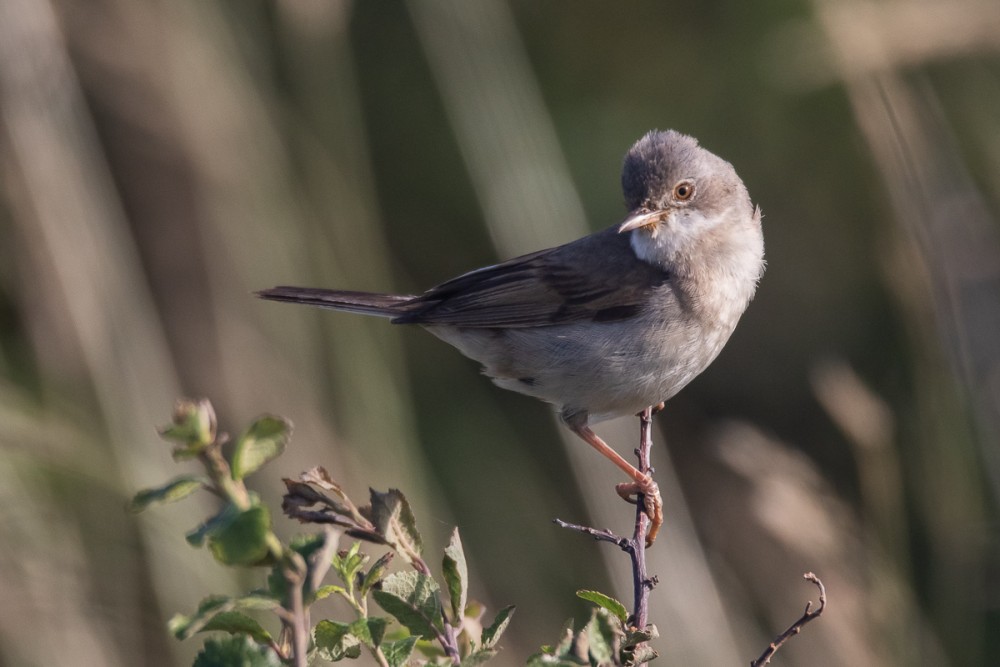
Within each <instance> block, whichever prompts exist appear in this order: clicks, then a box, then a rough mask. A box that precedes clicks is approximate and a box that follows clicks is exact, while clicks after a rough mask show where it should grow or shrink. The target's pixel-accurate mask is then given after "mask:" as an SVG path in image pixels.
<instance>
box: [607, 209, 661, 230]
mask: <svg viewBox="0 0 1000 667" xmlns="http://www.w3.org/2000/svg"><path fill="white" fill-rule="evenodd" d="M662 217H663V211H648V210H646V209H644V208H639V209H636V210H634V211H632V212H631V213H629V216H628V217H627V218H625V221H624V222H622V224H621V226H619V227H618V233H619V234H624V233H625V232H630V231H632V230H633V229H639V228H640V227H649V226H651V225H655V224H657V223H658V222H660V219H661V218H662Z"/></svg>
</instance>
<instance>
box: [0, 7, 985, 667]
mask: <svg viewBox="0 0 1000 667" xmlns="http://www.w3.org/2000/svg"><path fill="white" fill-rule="evenodd" d="M998 109H1000V3H997V2H996V1H995V0H981V1H980V0H913V1H903V0H886V1H882V2H874V1H859V0H851V1H843V2H834V1H823V0H812V1H810V0H784V1H783V2H776V3H748V2H742V1H738V0H728V1H717V2H702V3H670V2H656V1H654V0H648V1H644V2H633V3H628V4H627V5H625V6H622V5H620V4H618V3H604V2H591V1H587V2H574V3H556V2H527V1H520V0H519V1H514V2H502V1H501V0H480V1H478V2H463V1H462V0H413V1H411V2H388V1H383V0H366V1H365V2H342V1H336V0H280V1H270V2H264V1H248V0H239V1H235V0H228V1H216V0H170V1H169V2H166V1H158V2H157V1H152V0H147V1H145V2H134V1H133V0H90V1H89V2H79V1H77V0H0V186H2V190H0V599H2V600H4V602H3V604H2V605H0V665H3V666H7V665H17V666H19V665H36V664H37V665H41V664H76V665H138V664H142V665H163V666H167V665H184V664H190V660H191V656H192V655H193V654H194V652H195V651H196V650H197V647H198V645H199V644H200V642H196V641H191V642H187V643H184V644H181V643H178V642H175V641H174V640H172V639H171V638H169V637H168V636H167V633H166V630H165V627H164V623H165V620H166V619H167V618H169V617H170V615H171V614H173V613H174V612H177V611H188V610H191V609H192V608H193V607H194V606H195V604H196V603H197V601H198V600H199V599H200V597H202V596H204V595H205V594H207V593H209V592H219V593H235V592H238V591H240V590H243V589H245V588H249V587H252V586H255V585H258V584H259V574H254V573H250V574H248V575H247V576H246V577H245V578H243V579H242V580H238V581H237V580H233V579H232V577H231V575H230V574H229V573H228V572H226V571H225V570H224V569H223V568H221V567H219V566H217V565H215V563H214V562H213V561H212V560H211V557H210V556H209V555H208V553H207V552H205V551H198V550H195V549H192V548H190V547H189V546H188V545H187V544H186V543H185V542H184V539H183V533H184V532H185V531H186V530H188V529H190V528H191V527H193V525H195V524H196V523H197V522H198V521H199V520H200V519H201V517H202V516H203V515H207V514H208V512H209V511H210V509H211V508H210V506H209V503H210V500H208V499H206V498H201V499H195V500H191V499H188V500H187V501H185V502H184V503H182V504H180V505H177V506H170V507H166V508H159V509H157V510H155V511H152V512H150V513H147V514H144V515H141V516H139V517H135V516H132V515H130V514H128V513H127V512H126V510H125V506H126V503H127V500H128V498H130V496H131V495H132V494H133V493H134V492H135V491H136V490H137V489H138V488H141V487H144V486H150V485H154V484H157V483H160V482H162V481H165V480H166V479H167V478H169V477H172V476H173V475H175V474H177V473H178V467H177V466H176V465H175V464H174V463H173V462H172V461H171V459H170V455H169V448H168V446H166V445H165V444H164V443H163V442H161V441H160V440H159V439H158V437H157V436H156V432H155V427H157V426H160V425H163V424H165V423H166V422H168V421H169V417H170V413H171V409H172V405H173V401H174V399H175V398H176V397H178V396H182V395H183V396H206V397H208V398H210V399H211V400H212V401H213V402H214V404H215V406H216V408H217V410H218V412H219V415H220V422H221V426H222V428H223V429H227V430H229V431H230V432H233V431H237V432H238V431H239V430H240V429H242V428H243V427H244V426H245V425H246V423H247V422H248V420H250V419H251V418H253V417H254V416H256V415H258V414H260V413H262V412H272V413H277V414H281V415H284V416H286V417H288V418H290V419H291V420H292V421H293V422H294V423H295V425H296V433H295V435H294V438H293V442H292V446H291V447H290V449H289V451H288V452H287V453H286V454H285V455H284V456H283V457H282V458H281V459H279V460H278V461H277V462H275V463H273V464H271V465H270V466H269V467H267V468H265V469H264V470H263V471H262V472H260V473H258V474H257V475H256V476H255V477H254V478H253V480H252V481H253V483H254V485H255V487H256V488H257V489H258V490H259V491H260V492H261V493H263V494H265V495H266V496H267V497H268V498H270V499H271V500H272V502H273V503H275V505H272V506H276V503H277V502H278V498H279V496H280V477H281V476H294V475H296V474H297V473H298V472H299V471H301V470H304V469H306V468H309V467H311V466H313V465H316V464H322V465H325V466H326V467H327V468H328V469H329V470H330V471H331V473H332V474H333V475H334V477H335V478H337V479H339V480H341V481H342V482H343V483H344V486H345V487H346V488H347V490H348V491H349V492H350V493H351V494H352V495H353V496H354V497H355V498H358V499H363V498H364V497H365V495H366V493H367V491H366V489H367V487H368V486H369V485H371V486H374V487H377V488H383V489H384V488H386V487H389V486H393V487H398V488H401V489H403V490H404V491H405V492H406V493H407V494H408V496H409V497H410V499H411V502H412V503H413V505H414V509H415V512H416V514H417V517H418V521H419V523H420V525H421V527H422V529H423V531H424V533H425V538H426V542H427V545H428V550H429V559H430V560H431V561H432V562H436V560H437V558H438V556H437V555H434V554H439V553H440V549H441V548H442V547H443V546H444V544H445V540H446V536H447V534H448V532H449V531H450V529H451V526H453V525H458V526H459V527H460V529H461V531H462V536H463V540H464V542H465V547H466V552H467V554H468V556H469V560H470V569H471V570H472V572H473V573H474V575H475V576H476V577H477V578H476V580H475V582H474V584H473V590H472V593H473V595H474V596H475V597H477V598H479V599H481V600H483V601H484V602H486V603H487V604H488V605H489V606H490V607H491V608H492V609H493V610H496V609H498V608H499V607H501V606H503V605H506V604H516V605H517V606H518V611H517V615H516V617H515V619H514V622H513V625H512V627H511V630H510V631H509V632H508V634H507V635H506V636H505V639H504V642H503V644H504V647H505V649H504V651H503V653H502V654H501V656H500V657H499V658H498V663H497V664H500V665H508V664H509V665H514V664H523V662H524V659H525V658H526V657H527V656H528V655H530V654H531V653H533V652H534V651H536V650H537V649H538V646H539V645H540V644H542V643H552V642H554V641H555V640H556V639H557V637H558V633H559V629H560V627H561V625H562V622H563V620H564V619H566V618H568V617H576V618H578V619H580V618H584V617H585V616H586V614H587V608H586V605H585V603H583V602H582V601H580V600H577V599H576V598H575V597H574V594H573V593H574V591H575V590H576V589H578V588H591V589H599V590H604V591H608V592H611V593H614V594H616V595H618V596H619V597H620V598H622V599H623V600H627V601H628V600H630V599H631V589H630V583H629V570H628V561H627V558H625V557H624V556H623V555H622V554H621V553H620V552H616V551H615V550H614V549H613V548H611V547H610V546H609V545H599V544H595V543H592V542H590V541H588V540H586V539H584V538H583V537H582V536H580V535H577V534H572V533H569V532H566V531H560V530H558V529H557V528H555V527H554V526H553V525H552V524H551V523H550V521H551V519H552V518H554V517H560V518H563V519H566V520H570V521H578V522H584V523H587V522H589V523H592V524H593V525H597V526H599V527H605V526H607V527H611V528H612V529H614V530H617V531H620V532H627V531H628V529H629V525H630V518H631V510H630V508H629V507H627V506H625V505H624V504H622V503H621V502H620V501H619V500H618V499H617V498H616V496H615V495H614V493H613V491H612V486H613V484H614V483H616V482H618V481H622V480H621V479H620V475H619V474H618V473H617V472H616V471H615V470H614V469H613V467H612V466H611V465H609V464H608V463H607V462H606V461H604V460H603V459H600V457H598V456H597V455H596V454H594V453H593V452H592V451H590V450H589V448H587V447H586V446H585V445H583V444H582V443H580V442H578V441H575V440H574V439H573V438H572V437H571V436H567V435H566V434H565V433H564V432H562V429H561V428H560V427H558V425H557V423H556V420H555V419H554V418H553V415H552V413H551V410H550V409H549V408H548V407H547V406H545V405H542V404H540V403H538V402H535V401H533V400H530V399H527V398H525V397H521V396H517V395H514V394H510V393H507V392H504V391H502V390H500V389H498V388H496V387H494V386H492V385H491V384H490V383H489V382H487V381H486V380H484V379H483V378H482V377H480V375H479V370H478V368H477V366H476V364H474V363H473V362H471V361H469V360H467V359H464V358H463V357H461V356H460V355H459V354H457V353H456V352H455V351H453V350H451V349H449V348H448V347H447V346H446V345H444V344H442V343H440V342H439V341H437V340H435V339H433V337H431V336H429V335H427V334H426V333H424V332H422V331H420V330H419V329H403V328H397V327H392V326H390V325H389V324H388V323H387V322H385V321H383V320H368V319H365V318H361V317H355V316H350V315H343V314H334V313H328V312H321V311H317V310H312V309H306V308H296V307H292V306H286V305H283V304H274V303H265V302H261V301H259V300H256V299H254V298H253V297H252V295H251V292H252V291H253V290H256V289H261V288H264V287H269V286H272V285H276V284H299V285H314V286H330V287H347V288H353V289H365V290H394V291H399V292H407V293H415V292H419V291H421V290H423V289H426V288H427V287H429V286H431V285H433V284H435V283H437V282H440V281H442V280H444V279H446V278H449V277H451V276H453V275H455V274H457V273H459V272H462V271H465V270H469V269H472V268H475V267H477V266H481V265H484V264H488V263H493V262H496V261H498V260H501V259H505V258H508V257H512V256H514V255H516V254H520V253H523V252H528V251H532V250H536V249H539V248H542V247H546V246H550V245H554V244H557V243H562V242H565V241H569V240H572V239H574V238H576V237H578V236H581V235H583V234H585V233H588V232H589V231H592V230H597V229H600V228H603V227H606V226H608V225H611V224H613V223H615V222H617V221H619V220H620V219H621V216H622V215H623V213H624V208H623V204H622V196H621V192H620V187H619V182H618V177H619V170H620V166H621V158H622V156H623V154H624V153H625V151H626V150H627V149H628V147H629V146H630V145H631V143H632V142H633V141H635V140H636V139H637V138H639V137H640V136H641V135H642V134H643V133H645V132H646V131H647V130H649V129H651V128H675V129H678V130H681V131H683V132H686V133H689V134H692V135H694V136H696V137H698V138H699V140H700V141H701V143H702V144H703V145H704V146H705V147H707V148H708V149H709V150H711V151H713V152H715V153H718V154H719V155H721V156H723V157H725V158H726V159H727V160H729V161H731V162H732V163H733V164H734V165H735V167H736V169H737V171H738V172H739V173H740V174H741V175H742V177H743V179H744V181H745V182H746V184H747V187H748V188H749V190H750V193H751V196H752V197H753V199H754V201H755V202H756V203H759V204H760V206H761V208H762V209H763V211H764V214H765V219H764V226H765V238H766V243H767V258H768V270H767V273H766V275H765V276H764V279H763V281H762V283H761V285H760V289H759V292H758V296H757V298H756V300H755V301H754V303H753V304H751V307H750V309H749V310H748V312H747V314H746V315H745V317H744V318H743V321H742V323H741V325H740V327H739V328H738V329H737V331H736V334H735V335H734V337H733V339H732V340H731V341H730V343H729V345H728V347H727V348H726V349H725V350H724V351H723V353H722V355H721V356H720V358H719V359H718V360H717V361H716V362H715V364H714V365H712V366H711V367H710V369H709V370H708V371H707V372H706V373H705V374H704V375H703V376H702V377H700V378H699V379H697V380H696V381H695V382H694V383H692V384H691V385H690V386H689V387H688V388H687V389H685V390H684V391H683V392H682V393H681V394H680V395H679V396H678V397H677V398H676V399H674V400H672V401H671V402H670V403H669V404H668V408H667V410H666V411H665V412H664V413H662V414H661V415H660V416H659V417H658V418H657V419H658V432H657V434H656V446H655V447H654V452H653V459H654V463H655V465H656V467H657V478H658V480H659V482H660V486H661V488H662V489H663V491H664V496H665V502H666V517H667V518H666V525H665V528H664V532H663V533H661V537H660V539H659V541H658V542H657V544H656V546H655V547H654V548H653V549H652V550H651V551H650V552H649V554H650V570H651V572H653V573H655V574H657V575H659V581H660V583H659V586H658V587H657V588H656V589H655V591H654V592H653V595H652V600H651V619H652V621H653V622H655V623H656V625H657V626H658V627H659V630H660V633H661V637H660V639H658V640H657V641H656V642H655V647H656V648H657V649H658V650H659V651H660V653H661V657H660V658H659V660H658V661H657V664H661V665H723V664H746V663H747V662H748V661H749V660H751V659H752V658H754V657H756V656H757V655H758V654H759V653H760V652H761V651H762V650H763V648H764V647H765V646H766V644H767V642H768V641H769V640H770V638H771V637H773V636H774V635H776V634H777V633H778V632H779V631H780V630H782V629H783V628H784V627H785V626H787V625H788V624H789V623H790V622H791V621H792V620H794V619H795V618H796V617H797V616H798V614H800V613H801V611H802V608H803V606H804V604H805V602H806V600H809V599H813V600H815V590H814V589H813V588H812V587H811V586H810V585H809V584H808V583H807V582H805V581H803V580H802V579H801V575H802V573H803V572H805V571H807V570H812V571H815V572H816V573H817V574H819V576H820V577H821V578H822V579H823V580H824V582H825V583H826V586H827V589H828V593H829V598H830V604H829V608H828V610H827V613H826V614H825V615H824V616H823V617H822V619H820V620H819V621H817V622H816V623H814V624H812V625H810V626H809V627H808V628H807V629H806V630H805V631H804V633H803V634H802V635H801V636H800V637H798V638H796V639H795V640H793V641H792V642H791V643H790V644H789V645H788V646H786V648H785V649H783V651H782V652H781V653H780V654H779V655H778V657H777V658H776V659H775V662H774V664H779V663H780V664H782V665H813V666H815V665H820V666H823V665H831V666H833V665H844V664H852V665H935V666H937V665H992V664H996V656H997V655H1000V543H998V535H1000V533H998V525H997V519H998V502H1000V448H998V443H1000V437H998V433H1000V229H998V213H1000V113H998ZM599 430H600V432H601V433H602V434H603V435H605V436H606V437H607V438H608V439H609V440H610V441H611V442H612V444H613V445H614V446H616V447H617V449H618V450H619V451H621V452H623V453H626V452H629V451H631V449H632V448H633V447H634V446H635V443H636V442H637V437H638V424H637V420H623V421H622V422H621V423H611V424H609V425H607V426H606V427H602V428H601V429H599ZM199 503H200V505H199ZM278 523H279V526H280V529H281V530H282V531H284V533H285V534H291V533H293V532H294V531H295V530H296V527H295V526H292V525H289V523H288V522H287V521H284V520H283V519H280V518H279V519H278Z"/></svg>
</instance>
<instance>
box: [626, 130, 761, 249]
mask: <svg viewBox="0 0 1000 667" xmlns="http://www.w3.org/2000/svg"><path fill="white" fill-rule="evenodd" d="M622 190H623V191H624V194H625V205H626V206H627V207H628V211H629V213H628V216H627V217H626V218H625V220H624V221H623V222H622V223H621V225H620V226H619V227H618V231H619V233H623V234H624V233H630V234H631V235H632V239H631V242H632V247H633V249H634V250H635V252H636V254H637V255H638V256H639V257H640V258H641V259H643V260H645V261H648V262H651V263H655V264H661V265H663V264H670V263H672V262H673V261H675V260H676V259H677V258H678V257H680V256H682V255H684V254H685V253H686V254H692V252H693V251H694V250H696V249H697V246H698V245H699V244H701V243H703V242H704V239H705V238H706V237H711V236H714V235H718V234H720V233H721V234H726V233H728V232H727V231H726V230H727V228H729V227H734V229H733V230H732V233H734V234H740V233H743V232H741V231H740V229H739V228H742V227H745V226H746V222H747V221H750V220H752V219H754V218H755V217H756V216H755V215H754V209H753V206H752V205H751V203H750V196H749V194H747V190H746V187H745V186H744V185H743V181H741V180H740V177H739V176H738V175H737V174H736V170H735V169H733V166H732V165H731V164H729V163H728V162H726V161H725V160H723V159H722V158H720V157H718V156H716V155H714V154H712V153H710V152H709V151H707V150H705V149H704V148H702V147H700V146H699V145H698V142H697V140H695V139H694V138H692V137H689V136H687V135H684V134H681V133H680V132H675V131H674V130H667V131H665V132H663V131H657V130H654V131H652V132H649V133H648V134H646V135H645V136H644V137H643V138H642V139H640V140H639V141H637V142H636V143H635V145H633V146H632V148H631V149H630V150H629V152H628V153H627V154H626V155H625V163H624V165H623V167H622ZM749 231H753V230H749ZM757 234H758V235H759V224H758V229H757Z"/></svg>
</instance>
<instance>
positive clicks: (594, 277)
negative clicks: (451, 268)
mask: <svg viewBox="0 0 1000 667" xmlns="http://www.w3.org/2000/svg"><path fill="white" fill-rule="evenodd" d="M669 278H670V277H669V276H668V275H667V274H666V273H664V272H663V271H661V270H659V269H657V268H655V267H653V266H651V265H649V264H647V263H645V262H642V261H639V260H638V259H637V258H636V256H635V253H634V252H633V251H632V248H631V246H630V245H629V243H628V235H624V234H618V233H617V229H616V228H614V227H612V228H610V229H608V230H605V231H604V232H601V233H599V234H595V235H592V236H588V237H585V238H582V239H579V240H577V241H574V242H572V243H568V244H566V245H562V246H559V247H556V248H551V249H549V250H542V251H540V252H536V253H532V254H530V255H524V256H522V257H517V258H515V259H512V260H509V261H507V262H503V263H502V264H496V265H494V266H488V267H485V268H482V269H477V270H476V271H471V272H469V273H466V274H463V275H461V276H458V277H457V278H453V279H452V280H449V281H447V282H445V283H442V284H440V285H438V286H437V287H434V288H432V289H430V290H428V291H427V292H425V293H424V294H422V295H420V296H418V297H416V298H414V299H413V300H412V301H410V302H408V303H407V304H406V311H407V312H406V313H405V314H403V315H400V316H399V317H397V318H395V319H394V320H393V322H397V323H413V324H425V325H449V326H461V327H472V328H477V327H480V328H508V327H537V326H547V325H554V324H564V323H567V322H574V321H580V320H588V319H589V320H593V321H597V322H609V321H616V320H622V319H628V318H630V317H635V316H637V315H638V314H639V313H641V312H642V309H643V306H644V304H646V303H648V302H649V296H650V292H651V291H652V290H660V289H665V288H666V289H669V288H670V287H669Z"/></svg>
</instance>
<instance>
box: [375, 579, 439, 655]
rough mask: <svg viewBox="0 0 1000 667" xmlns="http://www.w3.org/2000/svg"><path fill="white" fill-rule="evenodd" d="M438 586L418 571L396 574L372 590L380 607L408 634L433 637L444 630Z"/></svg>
mask: <svg viewBox="0 0 1000 667" xmlns="http://www.w3.org/2000/svg"><path fill="white" fill-rule="evenodd" d="M438 590H439V589H438V585H437V584H436V583H434V580H433V579H431V578H430V577H428V576H427V575H424V574H420V573H419V572H395V573H393V574H390V575H389V576H388V577H386V578H385V579H384V580H383V581H382V587H381V588H378V589H375V590H373V591H372V596H373V597H374V598H375V601H376V602H378V604H379V606H380V607H382V609H384V610H385V611H386V612H388V613H389V614H391V615H392V616H394V617H395V618H396V620H397V621H399V622H400V623H401V624H402V625H403V626H405V627H406V628H408V629H409V630H410V632H411V633H413V634H415V635H419V636H421V637H425V638H428V639H430V638H432V637H435V636H436V635H437V633H438V632H439V631H441V630H442V629H443V627H444V612H443V610H442V608H441V600H439V599H438Z"/></svg>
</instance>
